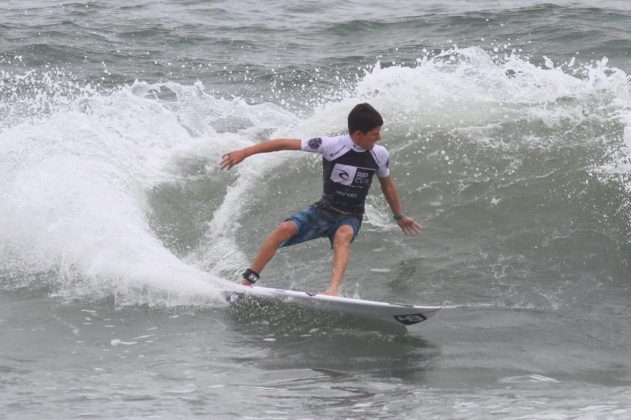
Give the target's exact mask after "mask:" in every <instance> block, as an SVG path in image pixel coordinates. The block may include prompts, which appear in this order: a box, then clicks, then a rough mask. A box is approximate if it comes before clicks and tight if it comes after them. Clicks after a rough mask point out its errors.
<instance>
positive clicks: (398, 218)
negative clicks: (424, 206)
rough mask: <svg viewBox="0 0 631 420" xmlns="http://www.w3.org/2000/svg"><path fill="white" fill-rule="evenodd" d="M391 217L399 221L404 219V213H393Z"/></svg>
mask: <svg viewBox="0 0 631 420" xmlns="http://www.w3.org/2000/svg"><path fill="white" fill-rule="evenodd" d="M392 218H393V219H394V220H396V221H397V222H399V221H401V220H403V219H405V215H403V214H395V215H394V216H392Z"/></svg>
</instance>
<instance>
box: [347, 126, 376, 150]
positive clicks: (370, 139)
mask: <svg viewBox="0 0 631 420" xmlns="http://www.w3.org/2000/svg"><path fill="white" fill-rule="evenodd" d="M352 138H353V142H354V143H355V144H356V145H358V146H359V147H362V148H364V149H367V150H372V148H373V147H375V144H376V143H377V142H378V141H379V140H381V127H375V128H373V129H372V130H369V131H367V132H366V133H362V132H361V130H357V131H355V132H354V133H353V135H352Z"/></svg>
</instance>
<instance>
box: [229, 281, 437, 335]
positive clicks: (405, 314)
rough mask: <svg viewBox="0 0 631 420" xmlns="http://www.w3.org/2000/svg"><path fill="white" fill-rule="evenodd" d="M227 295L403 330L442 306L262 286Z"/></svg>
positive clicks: (231, 298) (232, 301)
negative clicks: (350, 317)
mask: <svg viewBox="0 0 631 420" xmlns="http://www.w3.org/2000/svg"><path fill="white" fill-rule="evenodd" d="M224 296H225V298H226V301H228V302H229V303H230V304H238V303H240V302H244V301H245V300H247V299H248V298H251V299H254V300H255V301H276V302H282V303H288V304H294V305H297V306H300V307H306V308H310V309H314V310H317V311H325V312H329V313H332V314H334V315H335V314H337V315H340V316H352V317H355V318H359V319H365V320H374V321H379V322H381V323H386V324H390V325H397V326H403V327H408V326H410V325H415V324H418V323H420V322H423V321H425V320H427V319H429V318H430V317H432V316H433V315H434V314H435V313H436V312H438V311H439V310H440V309H441V307H440V306H417V305H406V304H400V303H386V302H377V301H372V300H363V299H353V298H348V297H340V296H327V295H319V294H313V293H308V292H301V291H296V290H285V289H273V288H269V287H260V286H252V287H247V286H238V288H237V289H236V290H231V291H225V292H224Z"/></svg>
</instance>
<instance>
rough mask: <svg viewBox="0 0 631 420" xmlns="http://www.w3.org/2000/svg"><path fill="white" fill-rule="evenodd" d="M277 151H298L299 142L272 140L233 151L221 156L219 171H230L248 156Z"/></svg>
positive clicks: (294, 140)
mask: <svg viewBox="0 0 631 420" xmlns="http://www.w3.org/2000/svg"><path fill="white" fill-rule="evenodd" d="M279 150H300V140H297V139H274V140H267V141H264V142H262V143H258V144H255V145H254V146H250V147H246V148H245V149H239V150H233V151H232V152H228V153H226V154H225V155H223V159H222V160H221V164H220V166H219V167H220V168H221V169H230V168H232V167H233V166H234V165H237V164H239V163H241V162H242V161H243V160H244V159H245V158H247V157H248V156H252V155H256V154H258V153H269V152H277V151H279Z"/></svg>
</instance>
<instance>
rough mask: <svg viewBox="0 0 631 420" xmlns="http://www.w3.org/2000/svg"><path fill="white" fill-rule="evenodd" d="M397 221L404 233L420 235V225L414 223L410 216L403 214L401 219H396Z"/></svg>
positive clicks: (421, 229)
mask: <svg viewBox="0 0 631 420" xmlns="http://www.w3.org/2000/svg"><path fill="white" fill-rule="evenodd" d="M397 223H398V224H399V227H400V228H401V230H402V231H403V233H405V234H406V235H420V234H421V232H422V231H423V228H422V227H421V225H419V224H418V223H416V221H415V220H414V219H412V218H411V217H410V216H405V217H404V218H403V219H401V220H399V221H397Z"/></svg>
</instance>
